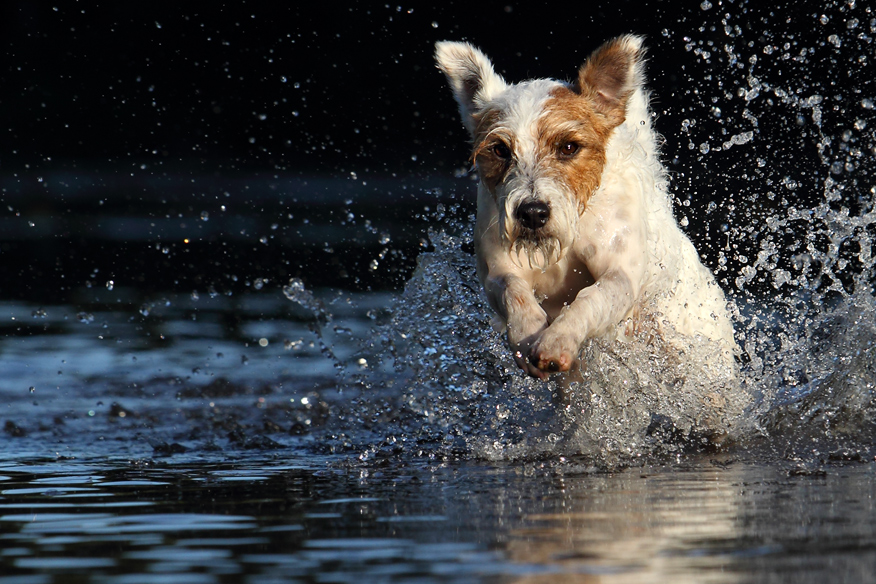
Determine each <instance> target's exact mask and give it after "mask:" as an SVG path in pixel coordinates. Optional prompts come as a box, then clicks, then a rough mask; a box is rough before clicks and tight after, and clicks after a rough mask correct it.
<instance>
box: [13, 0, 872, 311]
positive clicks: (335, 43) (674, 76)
mask: <svg viewBox="0 0 876 584" xmlns="http://www.w3.org/2000/svg"><path fill="white" fill-rule="evenodd" d="M822 5H823V3H821V2H793V3H788V5H787V6H773V5H770V6H761V5H760V4H758V3H754V4H749V3H745V2H742V1H734V2H720V1H717V0H716V1H715V2H714V3H711V2H705V3H703V2H661V1H656V2H655V1H652V2H642V1H626V2H624V1H610V2H594V3H568V2H563V3H552V4H536V3H509V2H502V3H491V2H480V3H472V2H456V1H452V2H442V3H440V6H437V7H425V6H421V5H420V4H419V3H418V4H401V5H400V4H395V3H392V4H384V3H366V2H354V3H349V2H348V3H335V2H332V3H317V2H307V3H301V2H294V3H293V2H235V3H229V2H211V3H163V2H150V3H132V2H128V3H120V2H107V3H100V2H72V1H65V2H60V1H59V2H32V1H27V2H25V1H18V2H5V3H3V4H2V5H0V6H2V8H0V11H2V12H0V39H2V46H3V50H2V54H0V200H2V203H4V204H3V206H2V207H3V208H0V221H2V228H0V272H2V273H0V297H6V298H19V299H26V300H32V301H39V302H49V301H66V300H69V299H70V298H71V296H70V293H71V291H74V290H76V289H79V288H81V287H82V286H83V285H87V284H90V283H92V281H94V282H98V281H101V282H102V281H103V280H106V279H113V280H114V281H115V282H117V285H118V286H121V287H124V286H128V287H130V288H132V289H136V290H138V291H139V292H141V293H154V292H157V291H161V290H171V291H181V292H185V291H187V290H191V289H193V288H200V289H203V288H205V287H208V286H210V287H215V288H217V289H229V290H231V289H240V288H241V287H244V286H248V285H250V284H251V282H252V281H254V279H255V278H256V277H263V278H265V279H269V280H271V281H272V282H273V284H275V285H281V284H282V283H283V282H284V281H285V280H286V279H288V277H291V276H299V277H303V278H304V279H305V280H306V281H307V282H308V284H312V285H335V286H342V287H349V288H356V289H360V288H373V287H386V286H398V285H400V284H401V283H402V282H403V281H404V278H405V276H406V275H407V274H408V273H409V271H410V269H411V266H412V265H413V262H414V259H415V257H416V255H417V253H418V252H419V250H421V249H423V248H424V245H427V243H425V242H424V240H423V234H424V232H425V229H426V227H427V225H428V224H429V222H430V221H431V220H430V219H429V217H430V213H432V212H434V208H435V205H436V204H437V203H439V202H441V203H444V204H446V205H447V206H448V208H449V209H450V210H451V211H452V212H455V213H456V214H457V215H459V216H462V217H465V216H466V215H467V214H468V213H469V212H470V211H471V209H472V200H473V192H474V187H473V185H472V184H471V181H470V180H469V179H466V178H458V175H459V174H460V173H461V172H460V171H464V170H465V167H466V158H467V154H468V152H467V145H466V136H465V133H464V131H463V128H462V125H461V123H460V121H459V120H458V119H457V113H456V107H455V104H454V103H453V100H452V98H451V95H450V92H449V90H448V89H447V88H446V86H445V84H444V79H443V77H442V75H441V74H440V73H439V72H438V71H437V70H436V69H435V67H434V64H433V61H432V51H433V45H434V42H435V41H437V40H443V39H450V40H468V41H470V42H472V43H474V44H476V45H477V46H479V47H480V48H482V49H483V50H484V51H485V52H486V53H487V54H488V55H490V57H491V58H492V59H493V61H494V63H495V65H496V68H497V70H498V71H499V72H500V73H501V74H502V75H504V76H505V77H506V79H508V80H509V81H515V80H521V79H525V78H533V77H555V78H563V79H569V78H573V77H574V75H575V73H576V70H577V68H578V67H579V66H580V64H581V63H582V62H583V61H584V59H585V58H586V56H587V55H588V54H589V52H590V51H592V50H593V49H594V48H596V47H597V46H598V45H599V44H601V43H602V42H603V41H604V40H606V39H608V38H610V37H612V36H615V35H618V34H623V33H629V32H632V33H637V34H644V35H646V36H647V44H648V46H649V50H650V59H649V65H648V79H649V86H650V87H651V88H652V89H653V90H654V103H653V105H654V110H655V111H656V113H657V114H658V120H657V128H658V131H660V132H661V133H663V134H664V135H665V136H666V138H667V140H666V143H665V145H664V146H663V151H664V158H665V159H666V161H667V165H668V167H669V168H670V170H671V172H672V173H673V184H672V189H673V192H674V194H675V195H676V199H677V202H678V203H679V204H681V203H685V204H686V205H688V207H687V208H685V209H682V210H681V211H682V212H683V213H684V214H685V216H686V217H689V220H690V227H689V230H690V231H691V233H692V235H693V236H694V239H695V240H697V244H698V247H699V248H700V249H701V250H702V252H703V254H704V255H705V257H706V260H707V263H709V264H710V265H711V266H712V267H715V264H716V262H717V259H716V251H715V249H714V245H713V244H714V242H713V241H712V239H711V234H714V233H715V232H716V230H717V229H718V225H720V224H721V223H722V222H723V221H724V220H725V218H724V217H722V216H721V215H720V213H719V214H717V215H716V214H713V215H711V216H709V217H706V216H705V214H704V213H703V212H702V209H703V208H704V207H705V206H706V205H708V204H709V203H710V202H716V201H717V202H719V203H723V202H725V201H728V200H729V201H731V203H732V204H731V205H729V206H728V207H727V208H730V209H731V211H732V209H735V208H737V206H738V203H740V202H741V201H738V200H735V201H734V199H733V197H734V196H736V193H738V192H740V191H742V190H743V189H744V188H746V185H748V184H750V182H745V183H743V182H742V179H741V177H742V175H744V174H745V173H746V172H751V170H752V169H753V168H754V166H755V164H754V159H755V158H756V157H757V156H761V155H764V152H765V151H766V150H769V155H770V156H772V157H777V158H778V159H783V158H784V159H788V160H790V161H792V162H790V163H789V165H788V168H787V169H786V171H784V172H785V174H790V175H792V176H797V175H799V176H797V178H801V179H802V178H806V177H808V178H812V177H813V176H817V175H818V173H819V172H823V171H821V170H819V169H818V168H817V167H815V166H814V165H813V164H812V161H813V160H815V161H817V160H818V155H817V153H816V151H815V136H814V134H812V133H807V131H801V132H799V133H796V134H795V135H789V134H788V133H787V131H786V130H787V126H786V125H785V124H784V122H783V120H785V119H786V118H788V116H791V115H795V114H794V113H793V112H791V111H788V110H787V109H782V107H781V106H780V105H775V106H773V105H770V108H772V107H775V111H772V112H768V113H769V115H773V116H775V123H761V124H760V127H759V128H758V132H759V138H760V143H759V144H760V145H758V146H757V147H756V148H754V149H749V150H748V151H742V150H740V149H737V150H736V151H732V152H729V153H728V154H727V155H725V156H722V157H720V158H711V159H704V158H703V157H702V155H701V152H700V151H699V150H698V148H697V146H698V144H699V143H700V142H701V141H703V137H706V138H708V137H715V136H717V141H718V143H720V141H721V140H725V139H727V138H728V137H729V134H728V126H729V133H731V134H732V133H734V132H735V131H736V129H737V128H739V127H745V123H744V122H742V116H743V109H744V107H745V104H744V103H741V102H740V100H738V99H737V98H736V91H737V90H738V88H739V87H738V86H741V85H744V84H745V81H744V74H742V73H739V74H735V77H734V79H735V81H734V83H735V84H736V86H733V87H731V86H729V85H732V84H728V86H727V87H724V86H723V85H722V81H721V79H720V76H721V75H722V72H725V73H726V71H728V70H734V69H733V67H728V65H727V58H726V51H724V50H723V48H722V47H723V46H724V45H725V44H727V43H730V44H733V45H734V46H735V50H736V52H739V53H742V54H743V56H745V55H751V54H753V55H761V54H762V53H763V48H764V47H766V46H777V47H781V45H782V44H783V43H786V42H787V43H789V45H788V46H790V47H791V48H790V49H788V51H789V53H794V52H795V51H797V50H798V48H799V47H807V46H813V47H818V50H819V51H827V49H829V48H830V47H827V48H825V46H826V43H825V36H826V34H827V33H826V32H825V30H818V29H817V28H813V23H814V22H817V21H816V20H815V19H816V17H817V15H818V14H819V13H820V12H821V10H822V9H823V6H822ZM704 6H705V8H704ZM842 6H844V3H835V5H832V7H831V10H832V11H833V12H832V14H835V16H834V21H832V25H834V24H836V28H837V30H843V29H844V27H843V26H842V23H841V22H839V21H838V20H837V19H838V18H843V16H842V13H843V11H844V10H845V9H844V8H842ZM836 15H839V16H836ZM726 26H734V27H738V28H737V29H736V32H734V33H733V34H732V35H731V36H728V35H727V33H726V30H725V27H726ZM698 48H705V49H708V51H710V54H711V55H712V57H705V58H704V57H703V55H702V53H701V52H698ZM811 61H812V63H813V65H811V66H810V67H809V68H808V69H807V74H806V76H805V78H800V79H786V80H784V81H786V82H787V83H788V84H789V85H790V86H792V87H797V88H798V91H800V92H802V94H806V92H812V91H818V90H819V89H821V88H823V87H825V86H826V85H829V84H830V83H835V82H833V81H831V82H828V81H827V80H828V79H830V78H831V76H836V77H837V79H838V82H839V83H840V84H842V83H845V82H846V81H844V80H843V79H842V75H837V71H836V70H835V69H836V65H835V63H832V62H831V61H828V60H827V59H822V58H820V53H819V54H816V55H815V56H814V57H812V59H811ZM741 67H742V66H741V65H740V71H741V70H742V69H741ZM784 69H785V65H783V63H782V61H781V60H780V59H774V60H772V61H771V62H769V63H766V62H764V63H763V64H762V65H761V66H760V74H761V75H762V76H765V78H772V79H776V80H781V76H782V74H783V70H784ZM868 71H871V72H872V67H870V69H868ZM700 84H702V87H701V88H700V87H699V85H700ZM716 104H717V106H721V107H722V108H723V110H724V113H723V117H721V118H717V117H715V116H714V115H711V114H710V110H711V109H712V108H714V107H716ZM845 113H846V112H845V111H838V112H837V114H836V115H837V116H842V115H843V114H845ZM687 118H691V119H694V120H696V121H697V122H698V124H697V126H696V132H695V133H696V134H698V136H699V137H697V138H696V139H695V138H694V137H693V136H692V135H691V134H689V133H688V132H687V131H686V130H682V127H683V120H685V119H687ZM764 121H765V122H768V120H764ZM722 134H723V136H722ZM714 141H715V140H713V142H714ZM773 145H775V148H773ZM758 149H759V150H758ZM783 151H786V153H785V154H783ZM746 180H749V179H746ZM813 193H814V191H813V192H807V191H804V190H800V191H797V192H796V193H795V196H797V197H800V198H801V199H802V202H804V203H807V202H808V200H807V198H812V197H813V196H817V193H816V194H813ZM722 209H724V210H723V211H722V212H723V213H724V215H727V213H728V212H730V211H727V210H726V208H724V207H722ZM205 213H206V214H207V215H208V216H209V220H208V221H202V220H201V217H202V216H203V214H205ZM138 221H139V222H138ZM144 221H145V223H144ZM385 235H388V236H390V237H389V238H390V242H391V243H389V244H388V245H384V244H383V243H382V242H383V241H385V239H386V237H384V236H385ZM377 259H379V260H380V261H379V262H378V264H379V265H378V267H377V268H374V267H373V266H372V265H371V264H372V262H373V261H375V260H377ZM733 269H734V268H732V266H731V268H725V270H727V273H726V274H725V276H728V275H729V276H732V274H733Z"/></svg>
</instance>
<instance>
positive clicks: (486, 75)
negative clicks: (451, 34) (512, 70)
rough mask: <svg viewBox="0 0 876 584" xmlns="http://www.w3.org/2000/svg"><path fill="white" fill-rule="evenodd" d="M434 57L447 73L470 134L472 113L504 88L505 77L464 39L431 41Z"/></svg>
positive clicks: (473, 128)
mask: <svg viewBox="0 0 876 584" xmlns="http://www.w3.org/2000/svg"><path fill="white" fill-rule="evenodd" d="M435 61H436V62H437V63H438V68H439V69H441V71H442V72H443V73H444V75H446V76H447V82H448V83H449V84H450V88H451V89H452V90H453V97H455V98H456V103H457V104H459V115H460V116H462V123H463V124H465V127H466V128H467V129H468V132H469V134H470V135H471V136H472V137H474V134H475V127H476V125H477V124H476V123H475V121H474V114H475V113H476V112H478V111H479V110H481V109H483V107H484V106H485V105H486V104H487V102H488V101H490V100H491V99H492V98H493V97H495V96H496V95H498V94H499V93H501V92H502V91H504V90H505V88H506V87H507V85H506V83H505V80H504V79H502V77H501V76H499V75H498V74H496V72H495V71H493V64H492V63H490V60H489V59H488V58H487V56H486V55H484V54H483V53H482V52H480V51H479V50H477V49H476V48H474V47H473V46H471V45H470V44H468V43H454V42H449V41H443V42H439V43H435Z"/></svg>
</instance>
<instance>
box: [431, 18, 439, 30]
mask: <svg viewBox="0 0 876 584" xmlns="http://www.w3.org/2000/svg"><path fill="white" fill-rule="evenodd" d="M432 28H438V23H437V22H435V21H434V20H433V21H432Z"/></svg>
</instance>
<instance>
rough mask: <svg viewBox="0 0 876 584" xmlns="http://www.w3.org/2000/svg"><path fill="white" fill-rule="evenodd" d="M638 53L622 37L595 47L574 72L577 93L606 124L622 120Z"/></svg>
mask: <svg viewBox="0 0 876 584" xmlns="http://www.w3.org/2000/svg"><path fill="white" fill-rule="evenodd" d="M639 59H641V54H640V52H639V50H637V49H636V48H635V47H634V46H631V45H630V43H629V42H627V41H626V40H625V39H624V38H620V39H615V40H614V41H610V42H607V43H605V44H604V45H602V46H601V47H599V48H598V49H597V50H596V51H594V53H593V54H592V55H590V58H588V59H587V62H586V63H584V65H582V66H581V69H580V71H579V72H578V91H579V92H580V94H581V95H582V96H584V97H587V98H589V99H590V100H591V101H592V103H593V105H594V107H595V109H596V110H597V111H598V112H599V113H601V114H602V115H604V116H605V117H606V118H607V120H608V121H609V123H612V124H614V125H618V124H620V123H621V122H623V121H624V117H625V113H626V103H627V97H628V96H629V94H630V92H631V91H632V90H633V83H634V73H633V71H634V66H635V64H636V62H637V61H638V60H639Z"/></svg>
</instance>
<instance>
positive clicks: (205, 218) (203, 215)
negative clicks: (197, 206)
mask: <svg viewBox="0 0 876 584" xmlns="http://www.w3.org/2000/svg"><path fill="white" fill-rule="evenodd" d="M209 220H210V214H209V213H207V212H206V211H201V221H209Z"/></svg>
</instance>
